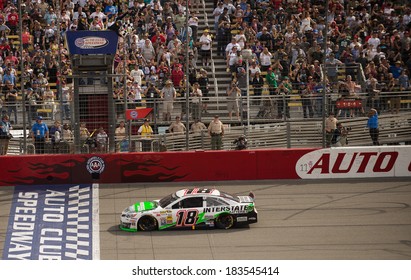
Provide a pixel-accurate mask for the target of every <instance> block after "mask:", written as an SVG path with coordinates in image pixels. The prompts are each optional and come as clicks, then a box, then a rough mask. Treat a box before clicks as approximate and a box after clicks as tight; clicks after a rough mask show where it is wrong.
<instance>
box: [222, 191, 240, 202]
mask: <svg viewBox="0 0 411 280" xmlns="http://www.w3.org/2000/svg"><path fill="white" fill-rule="evenodd" d="M220 196H221V197H224V198H226V199H231V200H234V201H235V202H240V200H239V199H238V197H237V196H232V195H231V194H229V193H226V192H222V191H220Z"/></svg>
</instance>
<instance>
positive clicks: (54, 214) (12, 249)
mask: <svg viewBox="0 0 411 280" xmlns="http://www.w3.org/2000/svg"><path fill="white" fill-rule="evenodd" d="M95 195H98V189H97V187H94V186H93V187H92V186H91V185H74V186H73V185H59V186H16V187H15V189H14V196H13V204H12V207H11V210H10V218H9V223H8V229H7V234H6V239H5V243H4V249H3V259H4V260H73V259H88V260H89V259H95V258H99V255H98V254H97V253H95V252H99V251H98V246H99V245H98V244H93V240H94V236H95V234H96V233H95V232H94V230H95V228H96V226H98V225H95V222H98V219H97V220H94V218H93V217H94V215H93V213H96V210H95V209H93V207H94V206H95V205H97V204H93V199H94V197H95ZM96 199H97V200H98V198H96ZM96 207H98V206H96Z"/></svg>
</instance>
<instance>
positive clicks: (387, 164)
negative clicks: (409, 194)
mask: <svg viewBox="0 0 411 280" xmlns="http://www.w3.org/2000/svg"><path fill="white" fill-rule="evenodd" d="M295 171H296V172H297V174H298V176H299V177H300V178H302V179H321V178H376V177H405V176H411V148H410V147H407V146H386V147H343V148H331V149H322V150H315V151H312V152H309V153H307V154H305V155H304V156H302V157H301V158H300V159H299V160H298V161H297V164H296V165H295Z"/></svg>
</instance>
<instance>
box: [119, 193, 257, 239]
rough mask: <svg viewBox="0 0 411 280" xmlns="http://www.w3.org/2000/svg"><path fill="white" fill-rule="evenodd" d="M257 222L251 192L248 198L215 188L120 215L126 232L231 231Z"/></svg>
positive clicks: (146, 203)
mask: <svg viewBox="0 0 411 280" xmlns="http://www.w3.org/2000/svg"><path fill="white" fill-rule="evenodd" d="M256 222H257V210H256V208H255V205H254V194H253V193H252V192H250V194H249V195H247V196H234V195H231V194H228V193H225V192H222V191H219V190H217V189H214V188H208V189H207V188H192V189H182V190H178V191H177V192H175V193H172V194H169V195H168V196H166V197H164V198H162V199H160V200H153V201H144V202H138V203H135V204H134V205H131V206H130V207H127V208H126V209H124V211H123V212H122V213H121V217H120V228H121V229H122V230H125V231H153V230H164V229H170V228H182V227H190V228H192V229H195V228H199V227H216V228H221V229H229V228H232V227H234V226H236V225H244V224H252V223H256Z"/></svg>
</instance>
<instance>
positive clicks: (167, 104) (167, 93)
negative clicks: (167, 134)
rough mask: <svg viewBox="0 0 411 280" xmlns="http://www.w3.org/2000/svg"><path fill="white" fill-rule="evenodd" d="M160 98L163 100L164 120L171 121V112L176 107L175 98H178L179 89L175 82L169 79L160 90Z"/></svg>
mask: <svg viewBox="0 0 411 280" xmlns="http://www.w3.org/2000/svg"><path fill="white" fill-rule="evenodd" d="M160 98H161V99H162V100H163V120H164V121H171V113H172V112H173V109H174V100H175V99H176V98H177V91H176V89H175V88H174V85H173V82H172V81H171V80H167V81H166V83H165V87H163V89H162V90H161V91H160Z"/></svg>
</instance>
